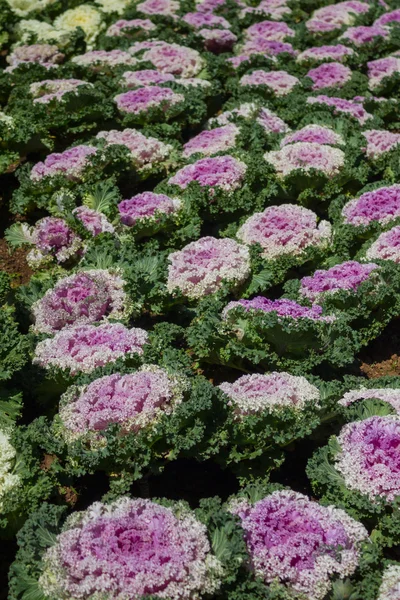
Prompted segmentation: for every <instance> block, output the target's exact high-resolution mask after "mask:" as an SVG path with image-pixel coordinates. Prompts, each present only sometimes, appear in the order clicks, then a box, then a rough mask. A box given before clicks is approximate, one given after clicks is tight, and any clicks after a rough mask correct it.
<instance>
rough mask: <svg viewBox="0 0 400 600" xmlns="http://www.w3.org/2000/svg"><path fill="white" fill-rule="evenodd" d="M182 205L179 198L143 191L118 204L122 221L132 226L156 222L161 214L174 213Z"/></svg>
mask: <svg viewBox="0 0 400 600" xmlns="http://www.w3.org/2000/svg"><path fill="white" fill-rule="evenodd" d="M181 207H182V202H181V201H180V199H179V198H170V197H169V196H166V195H165V194H154V193H153V192H142V193H141V194H137V195H136V196H132V198H129V199H127V200H122V202H120V203H119V204H118V211H119V214H120V217H121V223H123V225H127V226H128V227H132V226H134V225H141V224H142V225H143V226H146V225H150V224H153V225H154V224H156V223H157V221H159V220H160V217H161V215H171V216H172V215H173V214H174V213H176V212H178V211H179V210H180V208H181Z"/></svg>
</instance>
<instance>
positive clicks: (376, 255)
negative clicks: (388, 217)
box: [365, 225, 400, 264]
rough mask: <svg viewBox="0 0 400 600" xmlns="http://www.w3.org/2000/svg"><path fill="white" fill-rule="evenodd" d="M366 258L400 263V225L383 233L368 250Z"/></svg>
mask: <svg viewBox="0 0 400 600" xmlns="http://www.w3.org/2000/svg"><path fill="white" fill-rule="evenodd" d="M365 258H366V259H367V260H377V259H379V260H390V261H392V262H394V263H396V264H398V263H400V225H397V226H396V227H392V229H389V230H388V231H384V232H383V233H381V234H380V235H379V237H378V238H377V239H376V240H375V241H374V242H373V243H372V244H371V245H370V246H369V248H368V249H367V250H366V252H365Z"/></svg>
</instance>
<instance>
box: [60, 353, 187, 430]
mask: <svg viewBox="0 0 400 600" xmlns="http://www.w3.org/2000/svg"><path fill="white" fill-rule="evenodd" d="M187 389H188V382H186V380H185V379H184V378H183V377H181V376H178V375H175V374H169V373H168V372H167V371H166V370H165V369H162V368H159V367H157V366H155V365H144V366H142V367H141V368H140V370H139V371H137V372H135V373H129V374H126V375H120V374H119V373H116V374H114V375H106V376H105V377H101V378H100V379H96V380H95V381H93V382H92V383H90V384H89V385H86V386H83V387H80V388H79V387H75V386H74V387H72V388H70V389H69V390H67V392H65V394H64V395H63V396H62V397H61V401H60V411H59V415H60V419H61V422H62V424H63V426H64V435H65V439H66V441H67V442H68V441H73V440H74V439H77V438H79V437H81V436H89V437H90V438H91V439H92V440H93V442H96V440H97V439H98V434H99V433H101V432H103V431H105V430H106V429H107V428H108V427H109V425H112V424H114V423H115V424H118V425H119V426H120V428H121V430H122V431H123V432H124V433H128V432H138V431H140V430H141V429H144V428H146V427H148V426H151V425H153V424H155V423H157V421H159V420H160V418H161V417H162V416H163V415H170V414H171V413H172V412H173V411H174V409H175V408H176V406H177V405H178V404H180V403H181V402H182V400H183V393H184V391H185V390H187Z"/></svg>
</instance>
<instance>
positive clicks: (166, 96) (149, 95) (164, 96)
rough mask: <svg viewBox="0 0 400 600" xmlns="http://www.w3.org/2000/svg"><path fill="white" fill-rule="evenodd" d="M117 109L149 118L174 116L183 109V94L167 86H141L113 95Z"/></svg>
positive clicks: (124, 112)
mask: <svg viewBox="0 0 400 600" xmlns="http://www.w3.org/2000/svg"><path fill="white" fill-rule="evenodd" d="M114 101H115V102H116V104H117V108H118V110H119V111H120V112H121V113H123V114H128V115H134V116H137V117H140V116H142V117H143V116H147V118H149V119H151V117H152V116H153V117H154V118H160V115H164V116H165V117H166V118H168V117H172V116H176V115H177V114H179V112H181V110H182V109H183V103H184V102H185V96H184V95H183V94H177V93H176V92H173V91H172V90H170V89H169V88H162V87H157V86H155V85H153V86H146V87H141V88H138V89H136V90H130V91H129V92H124V93H122V94H118V95H117V96H115V98H114Z"/></svg>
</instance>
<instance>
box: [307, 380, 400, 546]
mask: <svg viewBox="0 0 400 600" xmlns="http://www.w3.org/2000/svg"><path fill="white" fill-rule="evenodd" d="M382 392H383V390H376V389H371V390H365V391H363V390H361V391H360V390H358V391H352V392H349V393H348V395H347V397H346V396H345V397H344V398H343V400H342V402H341V405H343V403H346V404H347V405H349V408H348V409H347V410H346V411H344V415H345V417H346V418H349V417H350V418H356V419H360V415H361V414H363V416H365V415H366V418H364V419H363V420H356V421H353V422H350V423H348V424H347V425H344V427H343V428H342V429H341V431H340V433H339V434H338V435H337V436H334V437H332V438H331V439H330V440H329V442H328V444H327V446H325V447H323V448H321V449H320V450H317V451H316V453H315V454H314V456H313V457H312V458H311V459H310V461H309V463H308V466H307V475H308V477H309V479H310V481H311V483H312V486H313V489H314V491H315V492H316V493H318V494H319V496H320V497H321V496H322V498H323V501H324V502H330V501H332V500H333V499H334V500H335V502H340V503H341V505H343V506H344V507H345V508H347V509H348V510H351V511H352V513H353V514H355V515H358V516H359V518H362V519H366V520H368V523H369V526H370V527H371V529H377V530H380V531H381V534H382V541H383V544H384V545H389V546H393V545H395V544H398V539H399V534H398V525H397V518H398V517H397V511H396V510H393V509H394V508H395V506H396V504H395V503H396V499H397V498H398V496H399V495H400V486H399V481H400V478H399V470H400V460H399V451H398V450H399V446H400V417H399V415H398V414H397V413H396V412H395V410H396V409H395V408H394V404H392V401H390V402H389V398H386V399H385V398H384V397H383V393H382ZM372 395H373V396H374V397H373V398H371V397H370V396H372ZM361 397H362V398H363V399H364V409H365V410H363V407H362V406H361V407H360V408H359V410H358V411H356V410H354V409H353V410H351V404H352V403H353V401H359V400H360V399H362V398H361ZM391 398H392V400H395V397H394V395H391ZM379 400H381V404H380V405H379V404H378V402H377V401H379ZM386 402H388V403H389V406H387V407H385V406H384V403H386ZM390 404H391V405H392V407H393V411H394V412H395V414H388V413H389V410H388V409H390ZM382 408H383V409H384V412H385V414H382V412H383V411H382ZM360 409H361V411H360ZM342 410H343V409H342ZM374 412H375V414H374ZM376 412H378V413H381V414H376ZM371 414H373V416H369V415H371Z"/></svg>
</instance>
